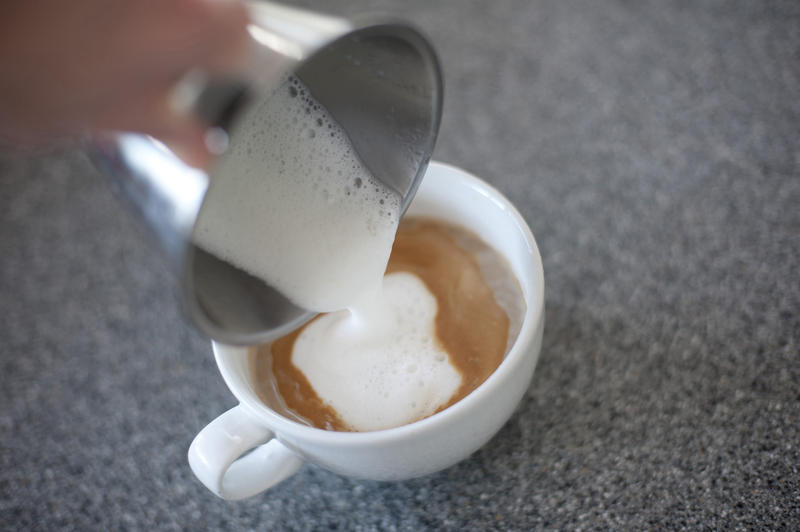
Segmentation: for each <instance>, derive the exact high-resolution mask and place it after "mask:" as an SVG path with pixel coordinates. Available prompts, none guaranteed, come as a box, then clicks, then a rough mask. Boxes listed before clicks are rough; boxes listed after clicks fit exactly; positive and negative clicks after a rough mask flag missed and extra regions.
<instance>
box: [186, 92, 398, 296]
mask: <svg viewBox="0 0 800 532" xmlns="http://www.w3.org/2000/svg"><path fill="white" fill-rule="evenodd" d="M400 201H401V198H400V196H399V194H398V193H397V192H395V191H393V190H390V189H389V188H388V187H386V186H385V185H384V184H383V183H382V182H381V181H380V180H378V179H375V178H374V177H373V175H372V174H371V173H370V172H369V170H367V168H366V167H365V166H364V165H363V164H362V163H361V160H360V159H359V158H358V156H357V155H356V153H355V150H354V149H353V147H352V145H351V144H350V141H349V140H348V138H347V135H346V133H345V132H344V130H343V129H342V128H341V126H339V124H338V123H337V122H336V121H335V120H334V119H333V117H331V116H330V114H328V112H327V111H326V110H325V109H324V108H323V107H322V106H321V105H320V104H319V103H317V102H316V101H315V100H314V99H313V98H312V97H311V94H310V93H309V91H308V89H307V88H306V87H305V86H303V84H302V83H301V82H300V81H299V80H298V79H297V78H294V77H291V78H289V79H287V80H286V82H285V83H283V84H282V85H280V86H279V87H278V89H276V91H275V92H274V93H273V94H272V95H271V96H270V97H268V98H266V99H265V100H264V101H263V102H262V103H261V104H260V106H259V108H258V109H257V110H256V111H255V112H252V113H248V114H247V116H246V117H245V119H244V123H243V124H240V125H238V126H237V127H236V129H235V130H234V131H233V133H232V139H231V148H230V149H229V150H228V152H226V153H225V155H224V156H223V157H222V158H221V160H220V161H219V163H218V164H217V166H216V168H215V169H214V172H213V176H212V179H211V182H210V185H209V189H208V192H207V194H206V199H205V201H204V202H203V206H202V209H201V210H200V213H199V216H198V220H197V223H196V226H195V232H194V234H193V240H194V242H195V243H196V244H197V245H198V246H199V247H201V248H203V249H204V250H206V251H208V252H210V253H211V254H213V255H215V256H217V257H219V258H221V259H223V260H226V261H228V262H229V263H231V264H233V265H234V266H237V267H238V268H240V269H242V270H244V271H246V272H248V273H250V274H251V275H254V276H256V277H259V278H261V279H263V280H264V281H266V282H267V283H268V284H269V285H270V286H272V287H274V288H277V289H278V290H279V291H280V292H281V293H282V294H284V295H285V296H287V297H288V298H289V299H290V300H292V302H294V303H295V304H297V305H299V306H300V307H303V308H306V309H309V310H313V311H317V312H329V311H333V310H340V309H343V308H346V307H348V306H349V305H350V304H351V303H352V298H353V297H354V296H357V295H358V294H359V293H360V292H361V291H363V290H365V289H369V290H375V289H376V287H377V286H379V285H380V283H381V278H382V276H383V272H384V269H385V268H386V261H387V260H388V259H389V252H390V251H391V248H392V240H393V239H394V234H395V231H396V229H397V223H398V220H399V218H400Z"/></svg>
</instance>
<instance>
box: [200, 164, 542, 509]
mask: <svg viewBox="0 0 800 532" xmlns="http://www.w3.org/2000/svg"><path fill="white" fill-rule="evenodd" d="M408 214H409V215H421V216H430V217H434V218H438V219H441V220H444V221H448V222H451V223H455V224H458V225H461V226H462V227H466V228H467V229H470V230H471V231H473V232H474V233H476V234H477V235H478V236H479V237H481V239H482V240H484V241H485V242H487V243H489V244H490V245H491V246H492V247H494V249H496V250H497V251H498V252H500V253H501V254H502V255H504V256H505V257H506V259H508V262H509V263H510V265H511V268H512V270H513V272H514V274H515V275H516V276H517V279H518V280H519V283H520V286H521V288H522V292H523V296H524V299H525V302H526V305H527V309H526V311H525V316H524V318H523V321H522V327H521V330H520V333H519V336H518V337H517V340H516V342H515V343H514V345H513V346H512V347H511V349H510V351H509V352H508V354H507V355H506V357H505V359H504V360H503V362H502V363H501V364H500V366H499V367H498V368H497V369H496V370H495V371H494V373H492V375H490V376H489V378H488V379H487V380H486V381H485V382H484V383H483V384H481V385H480V386H479V387H478V388H476V389H475V390H474V391H473V392H472V393H470V394H469V395H467V396H466V397H465V398H463V399H462V400H461V401H459V402H457V403H456V404H454V405H452V406H450V407H449V408H446V409H445V410H443V411H441V412H439V413H437V414H434V415H432V416H430V417H428V418H425V419H423V420H420V421H416V422H414V423H410V424H408V425H403V426H401V427H396V428H392V429H387V430H379V431H374V432H333V431H326V430H321V429H317V428H313V427H310V426H307V425H303V424H301V423H297V422H295V421H292V420H290V419H287V418H286V417H283V416H281V415H280V414H278V413H276V412H275V411H273V410H272V409H270V408H269V407H268V406H267V405H265V404H264V403H263V402H262V401H261V400H260V399H259V397H258V395H257V394H256V390H255V385H254V381H253V377H252V372H251V366H250V356H249V355H248V350H247V348H242V347H231V346H226V345H222V344H218V343H212V347H213V350H214V355H215V357H216V361H217V365H218V366H219V370H220V372H221V373H222V378H223V379H224V380H225V383H226V384H227V385H228V388H230V390H231V392H233V394H234V395H235V396H236V398H237V399H238V400H239V402H240V404H239V405H238V406H236V407H234V408H232V409H231V410H228V411H227V412H225V413H224V414H222V415H221V416H219V417H218V418H217V419H215V420H214V421H212V422H211V423H210V424H209V425H207V426H206V427H205V428H204V429H203V430H201V431H200V433H199V434H198V435H197V437H196V438H195V439H194V441H193V442H192V445H191V446H190V447H189V464H190V466H191V468H192V471H194V474H195V475H197V478H198V479H200V480H201V481H202V482H203V484H205V485H206V487H208V489H210V490H211V491H213V492H214V493H215V494H217V495H219V496H220V497H222V498H224V499H242V498H245V497H250V496H252V495H255V494H256V493H259V492H261V491H263V490H265V489H268V488H270V487H271V486H274V485H275V484H277V483H278V482H280V481H282V480H284V479H285V478H287V477H289V476H291V475H292V474H293V473H295V472H296V471H297V470H298V469H299V468H300V466H301V465H302V464H303V462H304V461H306V460H307V461H309V462H313V463H315V464H317V465H320V466H322V467H324V468H325V469H328V470H330V471H333V472H335V473H339V474H342V475H347V476H352V477H358V478H365V479H373V480H401V479H408V478H413V477H418V476H422V475H426V474H428V473H433V472H435V471H439V470H441V469H444V468H446V467H449V466H451V465H453V464H455V463H456V462H459V461H461V460H463V459H464V458H466V457H468V456H469V455H470V454H472V453H473V452H474V451H476V450H478V449H479V448H480V447H481V446H483V445H484V444H485V443H486V442H487V441H489V439H490V438H491V437H492V436H494V434H495V433H497V431H498V430H500V428H501V427H502V426H503V424H504V423H505V422H506V421H507V420H508V418H509V417H510V416H511V414H512V413H513V411H514V409H515V407H516V405H517V404H518V403H519V401H520V400H521V399H522V396H523V394H524V393H525V391H526V390H527V388H528V386H529V384H530V381H531V377H532V376H533V370H534V368H535V367H536V361H537V360H538V358H539V351H540V349H541V344H542V332H543V329H544V274H543V271H542V260H541V257H540V256H539V250H538V248H537V247H536V242H535V240H534V238H533V235H532V234H531V231H530V229H529V228H528V225H527V224H526V223H525V220H524V219H523V218H522V217H521V216H520V214H519V213H518V212H517V210H516V209H515V208H514V207H513V205H511V203H510V202H509V201H508V200H507V199H506V198H505V197H504V196H503V195H502V194H500V192H498V191H497V190H495V189H494V188H492V187H491V186H489V185H488V184H486V183H485V182H483V181H481V180H480V179H478V178H477V177H474V176H472V175H470V174H468V173H466V172H464V171H463V170H460V169H458V168H455V167H453V166H449V165H446V164H442V163H437V162H433V163H431V164H430V166H429V167H428V171H427V174H426V175H425V179H423V181H422V184H421V185H420V188H419V190H418V191H417V194H416V197H415V198H414V201H413V202H412V203H411V206H410V207H409V210H408ZM251 449H253V451H252V452H250V453H247V451H249V450H251Z"/></svg>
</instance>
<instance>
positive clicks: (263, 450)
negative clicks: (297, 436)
mask: <svg viewBox="0 0 800 532" xmlns="http://www.w3.org/2000/svg"><path fill="white" fill-rule="evenodd" d="M254 447H255V448H254ZM253 448H254V449H253ZM250 449H253V451H252V452H250V453H248V454H246V455H245V453H247V451H249V450H250ZM242 455H245V456H242ZM301 465H303V460H302V459H301V458H300V457H299V456H297V455H296V454H295V453H293V452H292V451H290V450H289V449H287V448H286V447H285V446H284V445H283V444H282V443H281V442H279V441H278V440H276V439H275V434H274V433H273V432H272V431H271V430H269V429H268V428H266V427H264V426H263V425H261V423H260V422H259V421H258V420H256V419H254V418H253V416H252V415H251V414H249V413H248V412H247V410H245V408H244V407H242V405H238V406H235V407H233V408H231V409H230V410H228V411H227V412H225V413H224V414H222V415H221V416H219V417H218V418H217V419H215V420H214V421H212V422H211V423H209V424H208V425H206V427H205V428H204V429H203V430H201V431H200V433H199V434H198V435H197V436H195V438H194V441H192V444H191V445H190V446H189V466H190V467H191V468H192V471H193V472H194V474H195V476H196V477H197V478H198V479H199V480H200V481H201V482H202V483H203V484H205V486H206V487H207V488H208V489H210V490H211V491H213V492H214V494H216V495H217V496H219V497H222V498H223V499H227V500H238V499H244V498H246V497H251V496H253V495H255V494H257V493H259V492H262V491H264V490H266V489H268V488H271V487H272V486H274V485H275V484H277V483H278V482H281V481H282V480H285V479H286V478H288V477H290V476H291V475H293V474H294V473H295V472H296V471H297V470H298V469H300V466H301Z"/></svg>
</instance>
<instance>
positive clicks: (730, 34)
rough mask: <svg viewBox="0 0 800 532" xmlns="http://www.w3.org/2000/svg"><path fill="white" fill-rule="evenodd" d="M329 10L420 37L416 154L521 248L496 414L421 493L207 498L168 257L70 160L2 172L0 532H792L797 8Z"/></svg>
mask: <svg viewBox="0 0 800 532" xmlns="http://www.w3.org/2000/svg"><path fill="white" fill-rule="evenodd" d="M305 5H314V4H312V3H306V4H305ZM316 5H317V6H322V5H323V3H322V2H320V3H317V4H316ZM324 5H325V8H326V9H327V10H328V11H331V12H336V13H345V14H353V13H357V12H360V11H362V10H369V11H376V10H378V11H388V12H391V13H395V14H398V15H401V16H403V17H405V18H408V19H411V20H413V21H415V22H416V23H417V24H418V25H419V26H420V27H421V28H422V29H423V30H424V31H426V32H427V33H428V34H429V35H430V36H431V38H432V39H433V41H434V43H435V45H436V46H437V48H438V49H439V51H440V54H441V58H442V61H443V64H444V67H445V77H446V84H447V92H446V104H445V114H444V120H443V125H442V129H441V135H440V141H439V144H438V146H437V150H436V155H435V156H436V158H438V159H441V160H444V161H447V162H451V163H454V164H456V165H459V166H462V167H464V168H465V169H467V170H470V171H472V172H474V173H476V174H478V175H480V176H483V177H484V178H485V179H486V180H488V181H489V182H491V183H492V184H494V185H495V186H496V187H498V188H499V189H500V190H501V191H503V192H504V193H505V194H506V195H508V197H509V198H511V199H512V201H514V202H515V203H516V204H517V206H518V207H519V209H520V211H521V212H522V214H523V215H524V216H525V218H526V219H527V220H528V222H529V223H530V225H531V227H532V229H533V231H534V234H535V235H536V238H537V241H538V243H539V246H540V248H541V252H542V256H543V260H544V265H545V275H546V287H547V296H546V312H547V325H546V330H545V337H544V346H543V350H542V355H541V358H540V361H539V366H538V368H537V372H536V375H535V376H534V379H533V382H532V384H531V386H530V389H529V390H528V392H527V394H526V395H525V397H524V399H523V401H522V403H521V404H520V406H519V408H518V410H517V412H516V414H515V415H514V416H513V417H512V419H511V420H510V421H509V422H508V424H507V425H506V426H505V427H504V428H503V429H502V430H501V431H500V432H499V434H498V435H497V436H496V437H495V438H494V439H493V440H492V441H491V442H490V443H489V444H488V445H487V446H486V447H484V448H483V449H481V450H480V451H478V452H477V453H475V454H474V455H473V456H472V457H471V458H469V459H468V460H466V461H464V462H463V463H461V464H458V465H457V466H455V467H453V468H451V469H449V470H446V471H443V472H441V473H438V474H434V475H431V476H428V477H425V478H421V479H417V480H411V481H407V482H398V483H379V482H365V481H358V480H352V479H348V478H342V477H339V476H337V475H334V474H332V473H329V472H327V471H325V470H323V469H321V468H319V467H316V466H311V465H307V466H304V467H303V468H302V469H301V470H300V471H299V472H298V474H297V475H295V476H294V477H292V478H290V479H289V480H287V481H285V482H284V483H282V484H280V485H279V486H277V487H275V488H273V489H272V490H271V491H269V492H268V493H266V494H263V495H260V496H257V497H254V498H252V499H249V500H246V501H243V502H236V503H230V502H224V501H221V500H218V499H216V498H215V497H214V496H213V495H211V494H210V493H209V492H208V491H206V489H205V488H203V487H202V486H201V485H200V483H199V482H197V481H196V480H195V479H194V477H193V475H192V473H191V472H190V470H189V467H188V465H187V463H186V450H187V448H188V446H189V443H190V442H191V440H192V438H193V437H194V435H195V434H196V433H197V431H199V430H200V429H201V428H202V427H203V426H204V425H205V424H206V423H207V422H208V421H210V420H211V419H213V418H214V417H215V416H217V415H218V414H220V413H221V412H223V411H224V410H226V409H228V408H230V407H231V406H233V405H234V404H235V401H234V398H233V396H232V395H231V394H230V392H229V391H228V390H227V389H226V388H225V386H224V384H223V382H222V380H221V378H220V376H219V374H218V372H217V370H216V367H215V365H214V363H213V360H212V357H211V352H210V348H209V345H208V343H207V342H206V341H205V340H204V339H203V338H201V337H200V336H199V335H198V334H197V333H196V332H195V331H194V330H193V329H192V328H191V327H189V326H188V325H187V324H185V323H184V321H183V319H182V318H181V315H180V314H179V311H178V309H177V305H176V304H175V300H174V298H173V288H172V286H173V285H172V284H171V277H170V274H169V272H168V271H167V270H166V266H165V265H164V262H163V261H162V260H161V259H160V257H159V256H158V255H157V254H155V253H154V252H153V250H152V248H151V247H150V246H149V244H148V243H147V241H146V240H145V239H144V238H143V233H141V232H140V231H139V230H138V229H137V228H136V227H135V226H134V225H133V224H132V223H131V221H130V219H129V218H128V216H127V214H126V213H125V212H124V211H123V210H122V208H121V207H120V206H119V204H118V203H117V202H116V201H115V200H114V199H113V198H112V196H111V194H110V192H109V190H108V188H107V185H106V183H105V181H104V179H103V177H102V176H100V175H99V174H98V173H97V172H96V171H95V170H94V169H93V167H92V166H91V165H90V164H89V163H88V162H87V160H86V159H85V157H84V156H83V155H82V154H81V153H80V152H76V151H62V152H59V153H50V154H45V155H39V156H35V157H20V156H3V157H2V158H0V253H1V254H0V368H2V370H1V371H0V528H4V529H9V530H24V529H36V530H52V529H62V530H182V529H187V530H200V529H230V530H250V529H269V530H324V529H340V530H425V529H446V530H465V529H475V530H486V529H507V530H522V529H606V528H613V529H641V528H668V529H679V528H685V529H691V530H696V529H699V528H710V529H751V528H768V529H786V530H797V529H800V471H799V468H800V275H799V274H798V266H799V265H800V3H798V2H794V1H786V2H779V1H763V2H751V1H741V2H735V1H731V2H722V1H698V2H692V1H655V0H654V1H642V2H639V1H636V2H629V1H622V0H619V1H611V0H609V1H594V0H565V1H550V0H541V1H526V0H518V1H511V0H506V1H497V2H483V1H478V0H474V1H455V0H451V1H441V2H427V1H422V0H419V1H414V2H404V3H398V2H391V1H389V0H385V1H383V2H368V1H366V0H364V1H360V2H352V1H349V2H348V1H344V0H342V1H331V2H325V3H324Z"/></svg>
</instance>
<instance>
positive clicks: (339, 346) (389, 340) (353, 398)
mask: <svg viewBox="0 0 800 532" xmlns="http://www.w3.org/2000/svg"><path fill="white" fill-rule="evenodd" d="M370 298H374V299H372V301H371V302H369V303H367V305H368V309H372V310H363V309H362V311H361V312H359V309H358V308H356V309H355V312H354V313H351V312H350V311H347V310H345V311H340V312H335V313H331V314H326V315H323V316H320V317H319V318H317V319H316V320H315V321H313V322H312V323H311V324H310V325H308V326H307V327H306V328H305V329H304V330H303V331H302V332H301V333H300V335H299V336H298V338H297V340H296V341H295V344H294V350H293V354H292V363H293V364H294V365H295V366H296V367H297V368H298V369H299V370H300V371H302V372H303V374H304V375H305V377H306V378H307V379H308V381H309V383H310V384H311V386H312V387H313V388H314V391H315V392H316V393H317V395H318V396H319V397H320V399H322V400H323V401H324V402H326V403H327V404H329V405H330V406H331V407H333V409H334V410H336V412H337V413H338V414H339V416H340V417H341V418H342V420H343V421H344V422H345V423H347V424H348V425H349V426H350V427H351V428H352V429H353V430H357V431H368V430H380V429H386V428H390V427H396V426H399V425H403V424H406V423H411V422H413V421H415V420H417V419H421V418H424V417H426V416H428V415H430V414H432V413H434V412H435V411H436V409H437V408H439V407H440V406H441V405H443V404H445V403H447V401H448V400H449V399H450V398H451V397H452V396H453V394H454V393H455V392H456V391H457V390H458V388H459V386H460V385H461V374H460V373H459V372H458V371H457V370H456V369H455V368H454V367H453V365H452V364H451V362H450V360H449V358H448V355H447V353H446V352H445V351H444V350H442V348H441V347H439V345H438V342H437V340H436V333H435V325H434V323H435V322H434V320H435V318H436V311H437V303H436V299H435V298H434V297H433V295H432V294H431V293H430V291H429V290H428V288H427V287H426V286H425V284H424V283H423V282H422V281H421V280H420V279H419V278H418V277H417V276H415V275H413V274H410V273H405V272H400V273H393V274H389V275H387V276H386V277H385V278H384V281H383V290H382V291H377V292H374V293H373V294H371V296H368V297H366V299H362V302H363V301H365V300H366V301H369V300H370ZM376 309H377V311H376Z"/></svg>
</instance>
